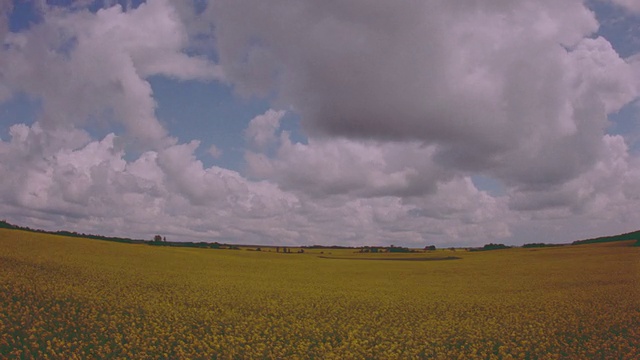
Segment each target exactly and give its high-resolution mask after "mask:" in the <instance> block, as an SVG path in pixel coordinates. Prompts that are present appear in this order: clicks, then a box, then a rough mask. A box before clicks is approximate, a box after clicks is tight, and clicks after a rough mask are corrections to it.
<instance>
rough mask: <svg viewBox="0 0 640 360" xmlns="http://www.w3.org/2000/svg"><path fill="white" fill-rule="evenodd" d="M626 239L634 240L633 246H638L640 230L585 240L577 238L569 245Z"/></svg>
mask: <svg viewBox="0 0 640 360" xmlns="http://www.w3.org/2000/svg"><path fill="white" fill-rule="evenodd" d="M627 240H636V243H635V244H634V245H633V246H640V230H638V231H633V232H629V233H625V234H620V235H613V236H602V237H598V238H592V239H586V240H577V241H574V242H572V243H571V245H581V244H596V243H606V242H613V241H627Z"/></svg>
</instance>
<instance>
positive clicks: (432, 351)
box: [0, 229, 640, 359]
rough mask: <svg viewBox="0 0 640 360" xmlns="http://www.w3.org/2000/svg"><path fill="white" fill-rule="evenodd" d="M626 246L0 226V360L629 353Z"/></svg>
mask: <svg viewBox="0 0 640 360" xmlns="http://www.w3.org/2000/svg"><path fill="white" fill-rule="evenodd" d="M629 245H630V242H612V243H607V244H590V245H577V246H564V247H553V248H539V249H506V250H498V251H487V252H465V251H456V252H452V251H449V250H437V251H435V252H433V253H420V254H356V253H354V252H353V251H352V250H331V251H329V252H331V254H329V253H327V252H326V251H325V253H324V254H322V255H323V256H324V257H320V254H319V253H318V252H317V251H307V252H305V253H303V254H296V253H291V254H283V253H276V252H275V251H271V252H268V251H260V252H258V251H247V250H246V249H244V250H212V249H190V248H173V247H156V246H148V245H144V244H121V243H114V242H107V241H99V240H87V239H82V238H70V237H63V236H53V235H48V234H39V233H30V232H23V231H17V230H5V229H0V357H3V358H4V357H6V358H38V359H42V358H51V359H84V358H107V357H108V358H167V359H174V358H220V359H234V358H274V359H281V358H302V359H304V358H316V359H317V358H322V359H349V358H355V359H360V358H380V359H389V358H436V359H452V358H483V359H485V358H486V359H491V358H502V359H508V358H514V359H558V358H560V359H562V358H615V359H637V358H640V351H639V350H638V349H639V348H640V261H639V259H640V248H638V247H630V246H629ZM385 256H386V257H391V256H393V257H395V258H397V259H398V258H402V257H409V258H411V257H414V258H416V261H375V260H376V259H382V258H384V257H385ZM430 256H431V257H433V258H438V259H448V260H447V261H438V260H434V261H417V260H425V258H426V257H430ZM364 258H366V259H369V260H372V261H356V260H358V259H364Z"/></svg>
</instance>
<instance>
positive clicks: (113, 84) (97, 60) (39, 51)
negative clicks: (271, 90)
mask: <svg viewBox="0 0 640 360" xmlns="http://www.w3.org/2000/svg"><path fill="white" fill-rule="evenodd" d="M187 44H188V37H187V33H186V30H185V26H184V25H183V24H182V23H181V22H180V20H179V17H178V16H177V15H176V13H175V11H174V9H173V7H172V6H171V4H170V3H169V2H168V1H164V0H153V1H149V2H148V3H145V4H142V5H140V6H139V7H138V8H136V9H132V10H130V11H128V12H124V11H123V9H122V7H120V6H119V5H116V6H113V7H110V8H105V9H101V10H99V11H97V12H96V13H90V12H89V11H86V10H80V11H67V10H64V9H59V8H51V9H48V11H47V8H45V12H44V20H43V22H42V23H39V24H37V25H34V26H32V27H31V28H30V29H28V30H27V31H24V32H21V33H10V34H8V35H7V36H6V40H5V48H6V49H5V51H4V53H3V58H4V59H3V66H2V69H1V70H0V77H1V78H2V79H3V80H4V81H3V82H4V84H5V86H7V87H8V88H9V89H10V90H11V91H12V92H24V93H27V94H29V95H31V96H32V97H34V98H37V99H40V100H42V113H41V119H40V121H41V123H42V126H44V127H49V128H58V127H64V126H67V127H69V126H76V125H80V126H83V125H85V123H86V122H87V121H88V120H90V119H98V120H100V119H102V121H103V122H104V121H109V122H110V121H116V122H118V123H120V124H121V125H122V126H124V127H125V129H126V131H127V135H128V136H129V137H130V139H131V140H134V141H135V142H136V143H138V144H141V145H143V146H155V147H158V146H163V144H164V145H166V144H169V143H171V142H172V141H173V140H171V139H169V138H168V134H167V132H166V130H165V129H164V127H163V126H162V124H161V123H160V122H159V121H158V120H157V119H156V117H155V108H156V103H155V100H154V98H153V94H152V89H151V86H150V85H149V83H148V82H147V80H146V78H147V77H149V76H151V75H165V76H170V77H176V78H178V79H213V78H219V77H220V76H221V73H220V71H219V68H217V67H216V66H215V65H213V64H212V63H210V62H209V61H207V60H206V59H204V58H199V57H196V56H188V55H187V54H185V53H184V52H183V49H184V48H185V47H187Z"/></svg>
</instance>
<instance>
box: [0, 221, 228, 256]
mask: <svg viewBox="0 0 640 360" xmlns="http://www.w3.org/2000/svg"><path fill="white" fill-rule="evenodd" d="M0 229H13V230H22V231H30V232H36V233H43V234H50V235H60V236H68V237H78V238H85V239H93V240H104V241H113V242H119V243H126V244H148V245H154V246H174V247H192V248H206V249H232V250H238V249H240V248H239V247H238V246H236V245H230V244H220V243H218V242H214V243H207V242H178V241H158V240H157V239H156V238H154V239H151V240H140V239H130V238H122V237H113V236H102V235H94V234H84V233H78V232H75V231H64V230H61V231H46V230H41V229H32V228H30V227H26V226H18V225H14V224H11V223H8V222H7V221H4V220H0ZM157 236H158V235H156V237H157Z"/></svg>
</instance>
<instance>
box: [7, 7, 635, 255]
mask: <svg viewBox="0 0 640 360" xmlns="http://www.w3.org/2000/svg"><path fill="white" fill-rule="evenodd" d="M619 4H620V5H624V6H627V8H628V9H630V10H633V9H634V7H633V5H630V4H631V3H623V2H622V1H620V2H619ZM10 5H11V3H10V2H7V1H5V0H0V39H3V46H2V47H0V104H1V103H2V102H3V101H5V100H7V99H9V98H10V97H11V96H13V95H15V94H19V93H25V94H27V95H28V96H29V97H31V98H32V99H35V100H36V102H37V103H40V104H41V106H42V108H41V111H40V113H39V115H38V120H37V121H36V122H35V123H34V124H31V125H26V124H16V125H13V126H12V127H11V128H10V129H9V138H8V139H6V140H0V160H1V162H0V164H1V165H0V177H1V178H2V179H3V182H2V185H1V186H0V200H2V201H0V203H1V204H2V205H0V214H1V215H3V216H6V217H8V219H10V220H11V219H15V220H16V221H17V222H19V223H23V224H26V225H30V226H41V227H46V228H68V229H73V230H78V231H86V232H98V233H105V234H117V235H126V236H137V237H149V236H151V235H153V234H154V233H163V234H166V235H167V236H168V237H169V238H170V239H184V240H193V239H203V240H217V241H229V242H241V243H283V244H285V243H286V244H313V243H321V244H338V243H341V244H365V243H367V244H392V243H393V244H403V245H415V246H424V245H426V244H429V243H435V244H438V245H446V244H447V243H455V244H458V245H463V244H482V243H486V242H490V241H491V242H495V241H499V240H501V239H506V240H507V241H514V242H524V241H560V240H565V241H566V240H572V239H573V237H571V236H569V238H560V236H559V234H566V233H575V234H580V235H576V236H596V235H603V234H606V233H610V232H615V231H627V230H635V229H636V228H637V224H638V221H639V220H640V215H636V214H640V205H639V204H640V201H639V200H640V199H639V198H638V195H637V194H639V193H640V181H639V180H638V179H640V159H639V158H638V156H637V154H636V153H634V152H633V151H631V150H630V149H629V143H628V142H627V140H625V137H624V136H623V135H610V134H607V132H606V131H607V128H608V126H609V125H610V122H609V119H608V117H609V116H610V115H611V114H613V113H616V112H617V111H619V110H620V109H621V108H623V107H624V106H627V105H628V104H629V103H631V102H633V101H634V100H636V99H637V98H638V94H639V92H640V71H639V69H640V67H638V64H640V62H638V61H637V56H635V57H633V56H632V57H629V58H621V57H620V56H619V55H618V53H617V52H616V51H615V49H614V48H613V47H612V46H611V44H610V43H609V41H608V40H607V39H605V38H602V37H597V36H594V33H595V31H597V29H598V23H597V21H596V18H595V16H594V14H593V13H592V12H591V11H590V10H589V9H588V8H587V7H585V4H584V2H583V1H579V0H568V1H562V2H558V1H553V0H535V1H534V0H518V1H503V0H491V1H475V0H465V1H457V2H451V1H444V0H430V1H420V2H402V3H389V2H388V1H382V0H380V1H378V0H376V1H351V2H344V3H334V2H316V1H291V0H275V1H270V2H263V1H258V0H234V1H228V0H221V1H215V2H208V3H207V5H206V6H205V7H204V9H203V11H201V12H199V11H196V6H195V5H194V4H191V3H184V2H181V3H173V2H170V1H167V0H149V1H147V2H146V3H145V4H143V5H140V6H139V7H137V8H130V9H123V8H122V7H120V6H113V7H105V8H104V9H101V10H99V11H97V12H95V13H92V12H90V11H88V10H83V9H82V8H79V9H73V10H69V9H62V8H56V7H47V6H45V7H44V9H43V11H44V18H43V21H42V22H41V23H38V24H35V25H33V26H31V27H30V28H28V29H26V30H24V31H22V32H19V33H13V32H9V31H8V27H7V26H6V25H7V22H6V17H5V16H3V12H4V13H10V11H11V9H10V8H11V7H10ZM198 8H200V6H198ZM201 10H202V9H201ZM211 29H213V30H211ZM210 31H213V33H210ZM207 34H208V35H213V39H204V40H203V38H202V37H203V36H206V35H207ZM205 55H207V56H205ZM212 58H215V59H216V63H214V62H213V61H211V60H210V59H212ZM156 75H159V76H165V77H171V78H175V79H178V80H181V81H191V80H197V81H221V82H224V83H226V84H229V85H231V86H233V88H234V89H235V91H236V92H238V93H239V94H241V95H243V96H258V97H265V98H267V99H269V100H273V104H272V105H273V107H274V109H276V108H280V109H289V110H287V111H290V112H292V113H294V114H295V115H296V116H297V117H299V118H300V119H301V123H302V127H303V131H304V133H305V135H307V136H306V139H304V140H299V139H297V136H294V135H292V133H290V131H289V130H290V129H289V130H285V129H286V126H283V124H282V121H283V118H284V117H285V114H286V112H285V111H277V110H273V109H272V110H268V111H266V112H265V113H263V114H259V115H257V116H256V117H255V118H253V119H252V120H251V121H250V122H249V124H248V126H247V128H246V129H245V130H244V134H243V135H244V139H245V144H238V145H237V146H238V147H240V148H242V146H243V145H244V154H245V156H244V160H245V165H246V166H245V170H246V172H243V173H239V172H237V171H232V170H229V169H225V168H223V167H219V166H207V165H205V164H204V163H203V162H202V160H201V159H199V158H198V154H199V151H198V148H199V146H200V143H201V141H200V140H202V139H193V140H191V141H187V142H186V143H178V140H176V139H177V138H176V137H174V134H169V133H168V132H167V130H166V129H165V127H164V126H163V124H162V123H161V122H160V121H159V120H158V118H157V117H156V113H155V112H156V106H157V104H156V98H155V97H154V94H153V89H152V88H151V85H150V83H149V81H148V80H149V77H151V76H156ZM212 100H213V99H212ZM242 120H243V121H246V120H249V119H242ZM96 125H100V126H103V127H105V128H106V129H108V131H107V132H111V131H113V132H112V133H110V134H109V135H106V136H100V137H96V136H95V134H94V135H93V136H92V135H91V134H92V132H91V131H90V130H91V129H92V128H93V127H94V126H96ZM184 126H189V124H184ZM119 127H122V129H120V128H119ZM228 150H229V149H226V148H225V149H220V148H218V147H216V146H212V147H210V148H209V154H210V155H212V156H213V157H217V156H219V155H220V154H221V153H222V152H225V153H226V152H227V151H228ZM233 151H234V150H233ZM239 168H241V166H239ZM476 175H481V176H483V177H485V178H488V179H493V180H494V181H495V182H496V183H497V184H500V186H502V187H503V188H501V189H497V191H495V192H488V191H483V190H482V189H480V188H478V186H476V184H474V177H475V176H476ZM492 194H498V195H492ZM537 236H543V237H545V238H539V237H537Z"/></svg>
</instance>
